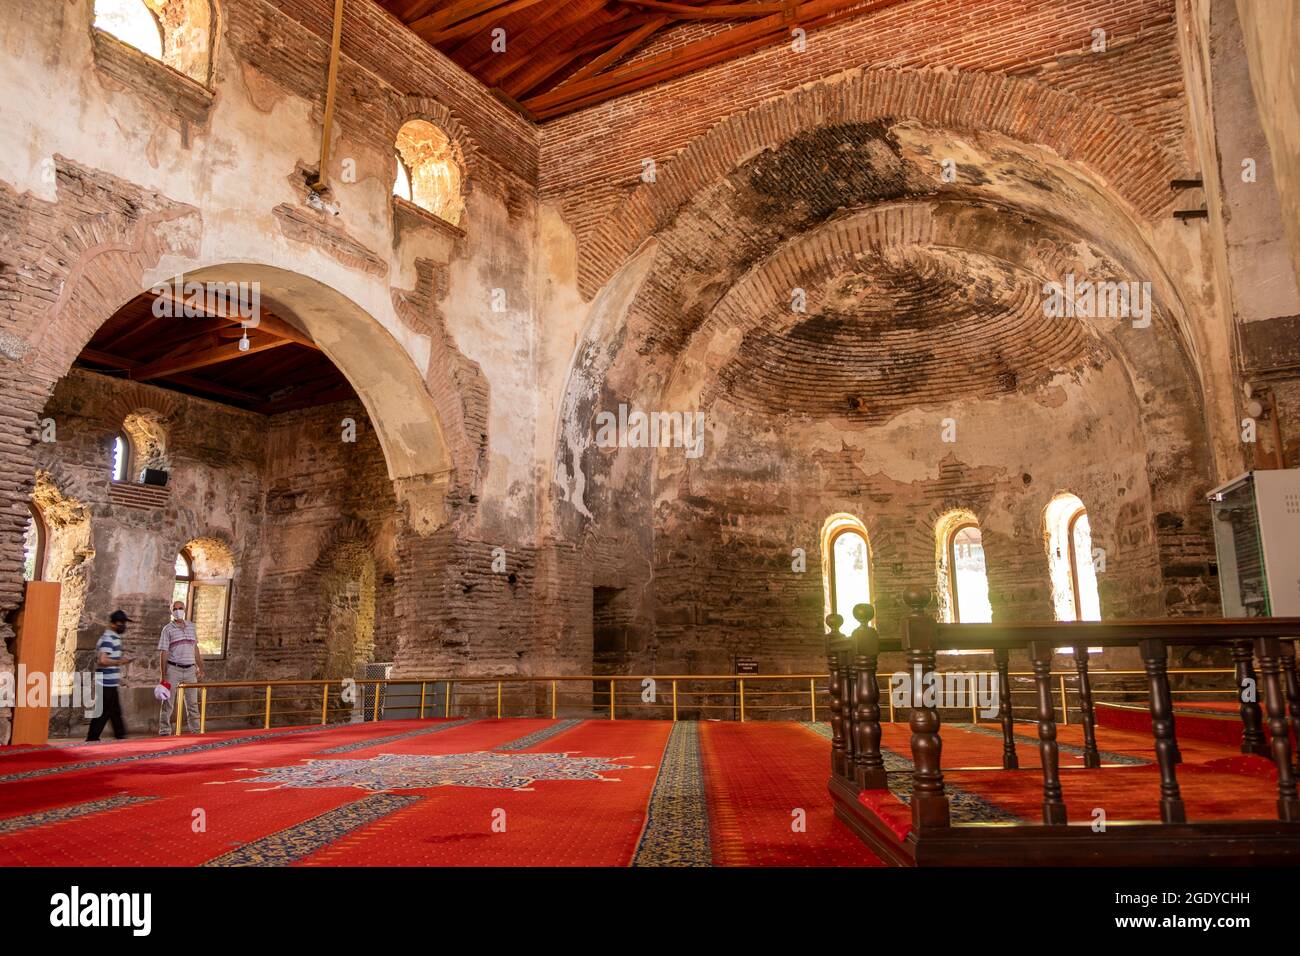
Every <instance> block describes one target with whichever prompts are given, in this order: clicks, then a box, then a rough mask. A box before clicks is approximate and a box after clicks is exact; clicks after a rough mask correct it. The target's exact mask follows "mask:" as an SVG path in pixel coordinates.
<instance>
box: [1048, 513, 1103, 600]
mask: <svg viewBox="0 0 1300 956" xmlns="http://www.w3.org/2000/svg"><path fill="white" fill-rule="evenodd" d="M1045 523H1046V536H1047V549H1048V562H1049V564H1050V567H1051V575H1052V603H1053V605H1054V607H1055V610H1056V619H1057V620H1058V621H1100V620H1101V598H1100V595H1099V594H1098V592H1097V571H1096V567H1095V565H1094V564H1093V555H1092V528H1091V526H1090V525H1089V522H1088V512H1087V509H1085V508H1084V506H1083V502H1082V501H1080V500H1079V499H1078V497H1076V496H1075V495H1072V494H1061V495H1057V496H1056V497H1055V498H1053V499H1052V502H1051V504H1049V505H1048V506H1047V513H1046V518H1045Z"/></svg>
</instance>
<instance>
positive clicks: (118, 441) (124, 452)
mask: <svg viewBox="0 0 1300 956" xmlns="http://www.w3.org/2000/svg"><path fill="white" fill-rule="evenodd" d="M112 473H113V480H114V481H129V480H130V477H129V476H130V474H131V443H130V442H129V441H127V438H126V436H125V435H123V434H120V433H119V434H118V435H117V437H115V438H114V439H113V469H112Z"/></svg>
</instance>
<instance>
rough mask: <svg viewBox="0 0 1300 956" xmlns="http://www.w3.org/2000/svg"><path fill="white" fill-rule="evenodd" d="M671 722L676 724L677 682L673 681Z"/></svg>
mask: <svg viewBox="0 0 1300 956" xmlns="http://www.w3.org/2000/svg"><path fill="white" fill-rule="evenodd" d="M673 722H674V723H676V722H677V681H673Z"/></svg>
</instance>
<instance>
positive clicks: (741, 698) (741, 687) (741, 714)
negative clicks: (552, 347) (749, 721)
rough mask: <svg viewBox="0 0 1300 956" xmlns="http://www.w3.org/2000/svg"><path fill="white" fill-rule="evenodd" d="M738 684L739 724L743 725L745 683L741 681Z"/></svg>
mask: <svg viewBox="0 0 1300 956" xmlns="http://www.w3.org/2000/svg"><path fill="white" fill-rule="evenodd" d="M739 684H740V722H741V723H742V724H743V723H744V722H745V682H744V681H743V680H742V681H740V682H739Z"/></svg>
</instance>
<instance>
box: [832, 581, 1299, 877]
mask: <svg viewBox="0 0 1300 956" xmlns="http://www.w3.org/2000/svg"><path fill="white" fill-rule="evenodd" d="M904 602H905V603H906V604H907V607H908V612H907V614H906V616H905V617H904V619H903V621H902V627H901V637H900V639H898V640H885V639H882V638H881V637H880V635H879V633H878V632H877V630H876V628H875V627H874V626H873V623H872V622H873V620H874V617H875V611H874V609H873V608H872V607H871V606H870V605H865V604H864V605H858V606H857V607H855V608H854V610H853V616H854V617H855V618H856V619H857V621H858V626H857V628H856V629H854V631H853V633H852V634H851V635H849V636H846V635H844V634H843V633H841V631H840V628H841V626H842V625H843V619H842V618H841V617H840V616H839V615H835V614H832V615H830V616H828V617H827V619H826V623H827V625H828V627H829V630H830V633H828V634H827V637H826V647H827V661H828V665H829V668H830V673H831V680H830V695H831V701H830V712H831V727H832V756H831V781H830V789H831V792H832V794H833V796H834V798H835V803H836V812H837V814H838V815H839V816H840V817H841V818H842V819H844V820H845V821H846V822H847V823H849V825H850V826H851V827H852V828H853V829H854V830H855V831H857V832H858V834H859V835H860V836H862V837H863V839H865V840H866V841H867V842H868V843H869V844H871V845H872V847H873V849H876V850H877V851H878V852H880V853H881V855H882V856H883V857H884V858H885V859H887V860H890V861H892V862H895V863H899V864H903V865H909V864H917V863H926V862H949V863H951V862H1006V863H1015V862H1034V861H1035V860H1037V861H1039V862H1058V863H1060V862H1070V861H1072V860H1078V861H1083V862H1115V863H1122V862H1144V861H1147V862H1149V861H1150V860H1151V859H1153V858H1156V856H1157V855H1158V857H1159V858H1160V859H1162V860H1164V861H1166V862H1175V861H1180V860H1181V861H1187V862H1195V861H1196V860H1198V859H1211V858H1213V859H1219V860H1223V859H1242V860H1244V859H1250V860H1254V861H1264V860H1269V861H1286V862H1291V863H1294V862H1300V826H1295V825H1294V824H1297V823H1300V800H1298V799H1297V777H1298V776H1300V767H1298V764H1297V760H1298V759H1300V757H1298V756H1297V753H1296V750H1295V749H1293V746H1292V735H1293V734H1295V733H1296V732H1297V728H1300V719H1298V714H1300V671H1298V670H1297V655H1296V648H1295V644H1294V641H1295V640H1296V639H1297V637H1300V619H1296V618H1251V619H1246V620H1225V619H1210V620H1194V619H1170V620H1151V621H1111V622H1069V623H1064V622H1062V623H1050V624H941V623H938V622H936V621H935V620H934V619H933V617H932V616H931V614H930V612H929V607H930V603H931V598H930V592H929V591H928V590H927V589H925V588H911V589H908V590H907V592H905V594H904ZM1090 646H1092V647H1097V646H1100V647H1131V648H1134V649H1135V650H1136V651H1137V653H1138V655H1139V656H1140V657H1141V659H1142V664H1143V668H1144V671H1145V673H1146V679H1147V705H1148V708H1149V711H1150V715H1151V733H1152V739H1153V742H1154V747H1153V749H1154V755H1155V763H1156V769H1157V770H1158V772H1159V784H1160V785H1159V798H1158V799H1159V811H1160V821H1161V822H1160V823H1154V822H1141V821H1127V822H1124V823H1123V825H1122V826H1119V827H1108V828H1102V829H1101V830H1100V831H1098V830H1096V829H1095V828H1093V827H1092V826H1090V821H1080V822H1079V823H1076V824H1070V822H1069V812H1068V808H1067V806H1066V801H1065V798H1064V794H1063V788H1062V785H1061V780H1062V769H1061V766H1060V745H1059V743H1058V740H1057V736H1058V734H1057V725H1058V720H1059V721H1060V722H1061V723H1067V722H1068V717H1069V715H1068V714H1067V713H1065V712H1064V711H1062V712H1061V713H1060V714H1059V716H1058V713H1057V700H1056V696H1055V695H1054V694H1053V689H1052V660H1053V658H1054V655H1055V652H1056V648H1058V647H1070V648H1072V649H1073V650H1074V669H1075V675H1074V676H1075V680H1076V684H1077V694H1078V706H1079V717H1080V721H1079V722H1080V724H1081V725H1082V735H1083V754H1082V756H1083V767H1082V768H1078V769H1077V770H1076V771H1073V772H1088V773H1101V774H1104V773H1105V772H1106V768H1105V767H1104V766H1103V763H1102V752H1101V750H1100V749H1099V748H1098V743H1097V725H1096V717H1095V713H1094V703H1093V694H1092V684H1091V675H1090V673H1089V669H1088V647H1090ZM1175 647H1198V648H1202V649H1208V648H1213V647H1221V648H1223V649H1224V651H1225V653H1226V654H1230V655H1231V657H1232V661H1233V668H1234V673H1235V676H1236V681H1237V684H1238V687H1239V689H1240V691H1241V706H1240V708H1239V713H1240V719H1241V725H1242V743H1241V750H1242V752H1243V753H1247V754H1257V755H1260V756H1263V757H1266V758H1268V759H1271V760H1272V762H1273V764H1274V765H1275V767H1276V768H1277V817H1276V820H1275V821H1271V822H1270V821H1258V822H1257V821H1195V822H1191V823H1189V822H1188V820H1187V809H1186V806H1185V804H1184V802H1183V798H1182V794H1181V791H1180V788H1179V783H1178V773H1177V771H1178V766H1179V764H1180V763H1181V760H1182V757H1181V754H1180V752H1179V747H1178V739H1177V734H1176V725H1175V718H1174V707H1173V698H1172V693H1171V690H1170V684H1169V669H1168V659H1169V652H1170V649H1171V648H1175ZM955 649H965V650H987V651H991V652H992V654H993V660H994V664H995V667H996V673H997V679H998V681H997V682H998V688H997V702H998V714H997V718H998V725H999V726H1000V728H1001V733H1002V768H1001V769H1000V770H999V769H997V768H987V772H990V773H1003V772H1012V773H1018V772H1031V771H1020V769H1019V767H1020V763H1019V758H1018V755H1017V751H1016V734H1015V716H1014V714H1013V712H1012V703H1011V687H1010V677H1009V670H1010V666H1009V665H1010V655H1011V652H1012V651H1017V652H1020V653H1023V654H1025V655H1026V656H1027V657H1028V659H1029V661H1030V664H1031V666H1032V671H1033V684H1034V692H1035V696H1036V706H1035V712H1034V713H1033V714H1032V715H1029V714H1026V715H1024V716H1025V717H1031V716H1032V718H1033V719H1034V721H1035V722H1036V728H1037V735H1038V755H1039V767H1038V768H1037V769H1038V771H1039V773H1041V776H1042V794H1043V799H1042V825H1041V826H1039V825H1037V824H1030V823H1026V824H1023V825H1011V826H999V827H996V828H989V827H987V826H983V827H979V826H977V827H974V828H971V827H964V826H963V825H962V824H961V823H953V821H952V815H951V808H950V806H949V799H948V793H947V791H946V788H945V784H944V776H943V767H942V756H943V739H942V723H941V712H942V710H943V709H944V707H943V705H942V703H941V702H939V701H936V700H935V699H934V694H933V693H930V694H927V693H926V690H927V688H933V687H935V686H941V685H939V684H938V681H937V680H936V679H935V678H936V677H937V674H938V671H937V666H936V662H937V656H936V655H937V654H938V653H939V652H940V651H945V650H955ZM890 651H902V652H903V653H904V655H905V660H906V667H907V676H908V678H909V682H910V685H911V694H910V708H909V714H908V724H909V727H910V730H911V741H910V754H911V759H912V771H911V786H910V788H907V791H908V792H907V800H908V802H910V805H911V806H910V810H911V829H910V831H908V833H907V835H906V837H900V836H899V834H898V831H897V821H892V822H891V823H886V822H885V821H882V819H881V818H880V817H879V816H878V815H877V814H875V813H874V812H873V811H872V810H869V809H867V808H866V807H865V806H864V803H863V801H862V800H859V798H858V797H859V794H860V793H863V792H865V791H876V792H881V791H886V792H887V791H888V790H889V787H888V783H887V781H888V779H889V777H888V774H887V772H886V768H885V762H884V755H883V754H882V752H881V732H882V728H881V707H880V688H879V684H878V683H877V668H878V664H879V657H880V655H881V654H882V653H888V652H890ZM932 675H933V676H932ZM1062 694H1064V685H1062ZM1065 706H1067V704H1066V702H1065V701H1064V700H1062V701H1061V707H1062V708H1064V707H1065ZM900 792H902V791H900ZM1087 809H1088V810H1089V811H1091V810H1092V809H1093V808H1091V807H1089V808H1087ZM1091 836H1099V837H1100V838H1099V839H1088V838H1089V837H1091Z"/></svg>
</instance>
